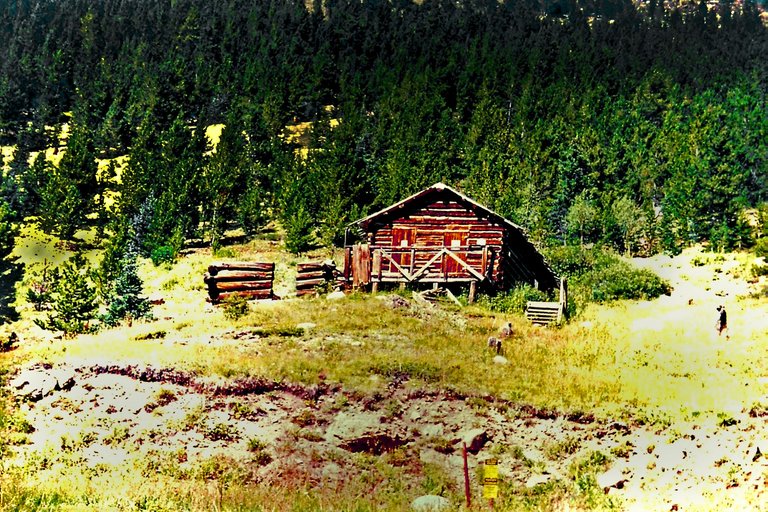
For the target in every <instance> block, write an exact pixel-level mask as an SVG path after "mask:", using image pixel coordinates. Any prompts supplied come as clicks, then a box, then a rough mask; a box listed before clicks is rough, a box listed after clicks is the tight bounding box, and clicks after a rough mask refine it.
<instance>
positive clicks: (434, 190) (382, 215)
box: [351, 183, 525, 233]
mask: <svg viewBox="0 0 768 512" xmlns="http://www.w3.org/2000/svg"><path fill="white" fill-rule="evenodd" d="M446 192H447V193H448V195H452V196H454V198H455V199H456V200H457V201H459V202H460V203H464V204H466V205H467V207H468V208H469V209H471V210H472V211H474V212H475V213H480V215H479V216H481V217H488V218H490V219H492V220H494V221H496V222H498V223H499V224H506V225H507V226H509V227H512V228H515V229H516V230H518V231H520V232H521V233H522V232H524V231H525V230H524V229H523V228H522V227H520V226H518V225H517V224H515V223H513V222H512V221H510V220H508V219H506V218H504V217H502V216H501V215H499V214H498V213H496V212H494V211H493V210H491V209H489V208H486V207H485V206H483V205H481V204H480V203H478V202H477V201H475V200H474V199H472V198H470V197H468V196H465V195H464V194H462V193H461V192H459V191H458V190H456V189H454V188H451V187H449V186H448V185H446V184H445V183H435V184H434V185H432V186H431V187H427V188H425V189H424V190H422V191H420V192H416V193H415V194H413V195H412V196H409V197H406V198H405V199H403V200H402V201H400V202H399V203H395V204H393V205H392V206H388V207H387V208H384V209H383V210H379V211H378V212H376V213H372V214H370V215H368V216H367V217H364V218H362V219H360V220H358V221H355V222H353V223H352V224H351V225H355V224H357V225H359V226H360V227H361V228H363V229H367V228H368V226H369V225H370V224H372V223H379V222H380V223H386V222H387V221H388V220H389V219H390V218H392V217H396V216H397V215H398V213H399V212H400V211H402V210H403V209H405V208H406V207H408V206H410V205H411V204H413V203H414V202H415V201H418V200H419V199H422V198H424V197H426V196H429V195H432V194H443V195H444V194H445V193H446Z"/></svg>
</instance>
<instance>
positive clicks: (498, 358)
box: [493, 356, 509, 364]
mask: <svg viewBox="0 0 768 512" xmlns="http://www.w3.org/2000/svg"><path fill="white" fill-rule="evenodd" d="M493 362H494V363H495V364H507V363H509V361H508V360H507V358H506V357H504V356H496V357H494V358H493Z"/></svg>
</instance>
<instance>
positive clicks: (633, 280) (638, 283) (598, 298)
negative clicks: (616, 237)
mask: <svg viewBox="0 0 768 512" xmlns="http://www.w3.org/2000/svg"><path fill="white" fill-rule="evenodd" d="M584 284H586V285H587V286H588V287H589V288H591V290H592V297H591V298H592V300H594V301H595V302H609V301H613V300H620V299H646V300H647V299H654V298H656V297H658V296H660V295H666V294H669V293H670V292H671V288H670V286H669V283H667V282H666V281H664V280H663V279H661V278H660V277H659V276H657V275H656V274H654V273H653V272H651V271H650V270H646V269H637V268H633V267H631V266H630V265H629V264H627V263H624V262H622V261H617V262H616V263H615V264H614V265H611V266H610V267H607V268H604V269H601V270H598V271H595V272H594V273H590V274H589V275H588V276H586V279H585V283H584Z"/></svg>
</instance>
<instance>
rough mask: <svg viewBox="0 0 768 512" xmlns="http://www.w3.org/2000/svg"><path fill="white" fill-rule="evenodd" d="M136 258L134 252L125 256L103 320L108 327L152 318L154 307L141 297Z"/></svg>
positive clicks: (141, 285) (141, 284)
mask: <svg viewBox="0 0 768 512" xmlns="http://www.w3.org/2000/svg"><path fill="white" fill-rule="evenodd" d="M136 258H137V254H136V252H134V251H128V252H126V254H125V256H123V259H122V261H121V264H120V274H119V275H118V276H117V279H116V280H115V285H114V292H113V297H112V300H111V302H110V303H109V309H108V311H107V313H106V315H104V317H103V318H102V320H103V321H104V323H105V324H107V325H110V326H115V325H118V324H119V323H120V322H122V321H127V322H128V323H130V322H131V321H132V320H134V319H141V318H150V317H151V309H152V305H151V304H150V303H149V300H147V298H146V297H142V295H141V294H142V288H143V283H142V281H141V278H140V277H139V275H138V273H137V269H136V267H137V263H136Z"/></svg>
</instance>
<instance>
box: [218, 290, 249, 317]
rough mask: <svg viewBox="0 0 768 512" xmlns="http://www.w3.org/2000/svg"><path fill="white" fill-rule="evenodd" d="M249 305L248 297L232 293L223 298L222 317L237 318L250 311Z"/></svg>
mask: <svg viewBox="0 0 768 512" xmlns="http://www.w3.org/2000/svg"><path fill="white" fill-rule="evenodd" d="M250 311H251V307H250V306H249V305H248V299H246V298H245V297H243V296H242V295H232V296H230V297H227V298H226V299H225V300H224V317H226V318H227V319H229V320H237V319H239V318H242V317H244V316H245V315H247V314H248V313H250Z"/></svg>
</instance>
